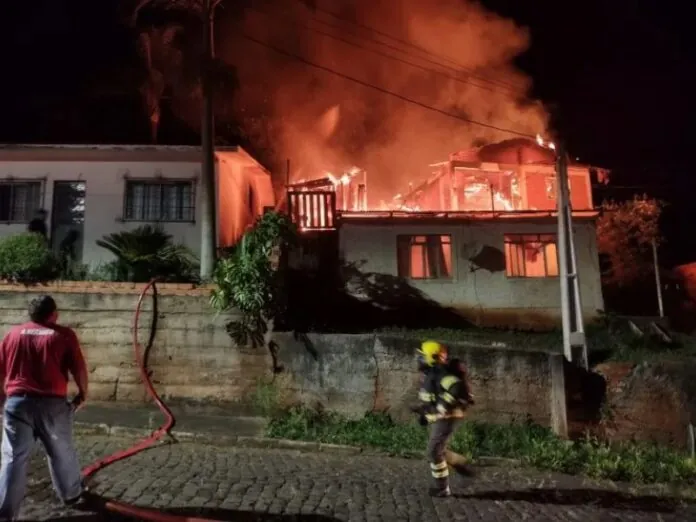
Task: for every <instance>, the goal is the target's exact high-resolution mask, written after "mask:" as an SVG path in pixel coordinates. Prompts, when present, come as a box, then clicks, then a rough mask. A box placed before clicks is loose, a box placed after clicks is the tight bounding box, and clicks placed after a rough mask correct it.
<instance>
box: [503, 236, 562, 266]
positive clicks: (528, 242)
mask: <svg viewBox="0 0 696 522" xmlns="http://www.w3.org/2000/svg"><path fill="white" fill-rule="evenodd" d="M556 244H557V241H556V235H555V234H506V235H505V273H506V275H507V276H508V277H557V276H558V250H557V248H556Z"/></svg>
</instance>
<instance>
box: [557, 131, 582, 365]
mask: <svg viewBox="0 0 696 522" xmlns="http://www.w3.org/2000/svg"><path fill="white" fill-rule="evenodd" d="M556 183H557V185H558V186H557V193H558V198H557V199H558V264H559V269H560V270H559V272H560V273H559V275H560V283H561V317H562V323H563V353H564V355H565V357H566V359H568V360H569V361H572V362H575V363H577V364H579V365H581V366H582V367H583V368H585V369H588V367H589V364H588V358H587V342H586V339H585V326H584V324H583V317H582V302H581V299H580V278H579V274H578V262H577V256H576V252H575V240H574V233H573V214H572V206H571V203H570V191H569V189H568V158H567V156H566V152H565V147H564V146H563V144H560V145H559V147H558V156H557V160H556Z"/></svg>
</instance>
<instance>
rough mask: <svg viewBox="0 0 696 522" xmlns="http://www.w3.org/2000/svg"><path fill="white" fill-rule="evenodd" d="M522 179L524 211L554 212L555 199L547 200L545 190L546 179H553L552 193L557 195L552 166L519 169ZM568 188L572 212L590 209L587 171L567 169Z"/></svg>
mask: <svg viewBox="0 0 696 522" xmlns="http://www.w3.org/2000/svg"><path fill="white" fill-rule="evenodd" d="M519 170H520V175H521V179H522V183H521V189H522V201H523V207H524V209H526V210H555V209H556V208H557V207H558V201H557V200H556V197H553V198H549V196H548V193H547V190H546V182H547V178H549V177H553V180H554V181H553V184H554V193H555V194H556V195H557V193H558V191H557V185H556V171H555V168H554V167H552V166H545V165H531V166H525V167H520V169H519ZM568 187H569V189H570V203H571V205H572V207H573V210H590V209H592V205H593V202H592V189H591V186H590V173H589V170H588V169H581V168H571V169H568Z"/></svg>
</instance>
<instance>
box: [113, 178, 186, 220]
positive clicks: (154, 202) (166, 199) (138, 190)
mask: <svg viewBox="0 0 696 522" xmlns="http://www.w3.org/2000/svg"><path fill="white" fill-rule="evenodd" d="M123 219H124V220H125V221H187V222H193V221H194V219H195V190H194V182H193V181H191V180H186V181H180V180H162V179H157V180H152V181H150V180H128V181H126V197H125V201H124V211H123Z"/></svg>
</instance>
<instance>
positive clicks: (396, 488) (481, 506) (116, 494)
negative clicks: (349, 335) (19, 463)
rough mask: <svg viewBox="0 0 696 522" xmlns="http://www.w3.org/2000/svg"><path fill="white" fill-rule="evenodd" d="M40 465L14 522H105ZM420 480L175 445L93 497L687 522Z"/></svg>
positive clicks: (242, 516) (267, 507) (84, 452)
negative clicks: (445, 494)
mask: <svg viewBox="0 0 696 522" xmlns="http://www.w3.org/2000/svg"><path fill="white" fill-rule="evenodd" d="M132 442H134V441H133V440H127V439H121V438H113V437H111V438H109V437H103V436H82V437H80V439H79V449H80V452H81V457H82V460H83V463H84V464H87V463H90V462H92V461H94V460H96V459H97V458H99V457H102V456H105V455H107V454H111V453H112V452H114V451H116V450H119V449H124V448H126V447H128V446H129V445H130V444H131V443H132ZM41 460H42V459H41V457H40V456H39V452H38V451H37V456H36V458H35V459H34V462H33V464H32V473H31V480H30V486H29V492H28V498H27V499H26V500H25V504H24V508H23V513H22V516H23V520H58V521H65V522H67V521H72V520H75V521H83V522H89V521H92V520H94V521H96V520H107V519H108V520H115V518H107V517H105V516H104V515H100V514H90V513H86V512H79V511H74V510H73V511H67V510H65V509H64V508H62V507H60V506H59V505H58V503H57V501H56V499H55V496H54V493H53V490H52V488H51V484H50V479H49V478H48V472H47V469H46V465H45V463H44V462H42V461H41ZM427 473H428V468H427V465H426V464H425V463H424V462H422V461H418V460H404V459H392V458H387V457H370V456H367V455H365V456H359V457H356V456H346V455H343V456H342V455H340V454H338V453H334V454H329V453H319V454H309V453H302V452H298V451H289V450H271V449H265V450H264V449H246V448H229V447H224V448H223V447H220V448H216V447H212V446H209V445H196V444H191V443H180V444H171V445H170V444H163V445H162V446H159V447H157V448H155V449H152V450H149V451H146V452H144V453H142V454H140V455H137V456H135V457H132V458H130V459H127V460H126V461H122V462H118V463H116V464H114V465H112V466H110V467H108V468H106V469H104V470H102V471H101V472H100V473H99V474H97V475H96V477H95V479H94V481H93V490H94V491H95V492H96V493H98V494H100V495H104V496H106V497H109V498H115V499H120V500H122V501H124V502H128V503H133V504H136V505H139V506H143V507H156V508H161V509H168V510H172V512H174V513H181V514H184V513H185V514H191V513H197V514H199V516H208V517H210V518H215V519H219V520H235V521H244V522H256V521H267V522H271V521H272V522H280V521H292V520H306V521H315V522H319V521H324V522H329V521H365V522H372V521H375V522H377V521H456V520H466V521H486V522H487V521H519V520H530V521H540V522H541V521H587V520H607V521H609V520H617V521H624V520H625V521H644V520H645V521H648V520H651V521H663V522H667V521H686V520H696V509H695V508H694V506H693V505H680V506H676V505H673V503H671V502H667V501H658V500H655V499H654V498H646V497H636V496H632V495H629V494H627V493H620V492H619V491H618V490H616V489H615V488H614V489H613V491H610V490H607V489H606V488H605V489H604V490H601V489H596V487H597V486H592V485H591V484H590V482H589V481H585V480H583V479H578V478H571V477H563V476H551V475H548V474H542V473H536V472H530V471H523V470H515V469H506V470H501V469H495V468H482V469H481V470H480V473H479V476H478V477H477V478H476V479H474V480H469V481H465V480H464V479H459V478H455V479H454V484H453V486H454V488H453V489H454V490H455V497H454V498H451V499H430V498H429V497H428V495H427V488H428V485H429V481H428V477H427Z"/></svg>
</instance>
